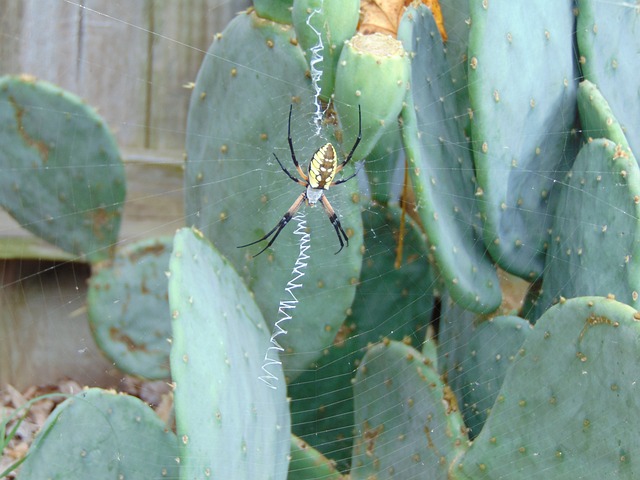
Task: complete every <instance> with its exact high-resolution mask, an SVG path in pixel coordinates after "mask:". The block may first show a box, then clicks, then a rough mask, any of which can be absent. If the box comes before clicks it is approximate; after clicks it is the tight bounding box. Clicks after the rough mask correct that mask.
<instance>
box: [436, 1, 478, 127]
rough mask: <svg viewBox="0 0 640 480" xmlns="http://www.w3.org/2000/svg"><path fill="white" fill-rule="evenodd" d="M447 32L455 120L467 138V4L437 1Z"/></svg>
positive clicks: (447, 55)
mask: <svg viewBox="0 0 640 480" xmlns="http://www.w3.org/2000/svg"><path fill="white" fill-rule="evenodd" d="M439 3H440V8H441V9H442V18H443V19H444V28H445V29H446V31H447V37H448V39H447V42H446V51H445V56H446V57H447V60H448V62H449V68H450V70H449V72H450V75H451V81H452V82H453V85H454V87H455V93H454V94H455V97H456V103H457V113H458V115H457V119H458V122H459V123H460V126H461V127H462V128H463V130H464V131H465V133H466V134H467V136H470V133H469V132H470V130H471V126H470V124H469V122H470V116H469V112H470V111H471V104H470V103H469V89H468V84H469V79H468V75H467V65H468V61H467V50H468V48H469V29H470V26H471V22H469V2H461V1H460V0H439Z"/></svg>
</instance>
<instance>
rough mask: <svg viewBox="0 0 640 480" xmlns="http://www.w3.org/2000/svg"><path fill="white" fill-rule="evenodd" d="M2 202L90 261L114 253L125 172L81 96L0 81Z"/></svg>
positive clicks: (19, 80)
mask: <svg viewBox="0 0 640 480" xmlns="http://www.w3.org/2000/svg"><path fill="white" fill-rule="evenodd" d="M0 145H2V148H1V149H0V169H2V171H3V172H5V173H3V175H0V205H1V206H2V207H3V208H5V209H6V210H7V211H8V212H9V213H10V214H11V215H12V216H13V217H14V218H15V219H16V220H17V221H18V222H19V223H20V225H22V226H23V227H24V228H26V229H27V230H29V231H30V232H32V233H34V234H36V235H38V236H39V237H42V238H43V239H45V240H47V241H48V242H50V243H52V244H54V245H56V246H58V247H60V248H61V249H62V250H65V251H67V252H71V253H73V254H75V255H77V256H80V257H82V258H83V259H86V260H89V261H91V262H97V261H100V260H104V259H107V258H109V257H110V256H111V254H112V253H113V252H112V251H113V248H114V245H115V244H116V241H117V238H118V231H119V229H120V219H121V215H122V203H123V201H124V194H125V179H124V167H123V165H122V161H121V160H120V154H119V152H118V148H117V146H116V142H115V140H114V138H113V137H112V135H111V134H110V132H109V130H108V129H107V127H106V125H105V123H104V121H103V119H102V118H100V117H99V116H98V115H97V114H96V113H95V111H94V110H93V109H91V108H90V107H88V106H87V105H86V104H84V102H83V101H82V100H81V99H79V98H78V97H76V96H75V95H73V94H71V93H69V92H66V91H64V90H62V89H60V88H58V87H56V86H54V85H52V84H50V83H47V82H43V81H39V80H35V79H34V78H32V77H28V76H21V77H15V76H5V77H2V78H0Z"/></svg>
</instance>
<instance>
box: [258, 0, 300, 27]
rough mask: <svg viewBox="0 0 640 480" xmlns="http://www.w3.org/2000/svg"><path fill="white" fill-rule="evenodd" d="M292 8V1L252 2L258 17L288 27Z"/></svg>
mask: <svg viewBox="0 0 640 480" xmlns="http://www.w3.org/2000/svg"><path fill="white" fill-rule="evenodd" d="M292 6H293V0H253V7H254V8H255V9H256V13H257V14H258V16H259V17H261V18H264V19H266V20H272V21H274V22H278V23H284V24H288V25H291V8H292Z"/></svg>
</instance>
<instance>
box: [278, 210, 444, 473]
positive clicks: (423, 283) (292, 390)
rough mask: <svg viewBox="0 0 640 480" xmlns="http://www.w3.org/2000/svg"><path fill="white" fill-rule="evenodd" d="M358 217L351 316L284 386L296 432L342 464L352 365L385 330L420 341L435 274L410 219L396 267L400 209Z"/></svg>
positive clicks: (348, 434) (348, 437)
mask: <svg viewBox="0 0 640 480" xmlns="http://www.w3.org/2000/svg"><path fill="white" fill-rule="evenodd" d="M363 221H364V227H365V228H364V231H365V232H366V233H365V248H366V251H365V256H364V261H363V266H362V274H361V277H360V281H359V283H358V288H357V290H356V298H355V300H354V302H353V305H352V307H351V312H350V315H349V316H348V317H347V319H346V321H345V323H344V325H343V326H342V329H341V331H340V333H339V334H338V335H337V336H336V339H335V341H334V342H333V345H332V346H331V347H330V348H328V349H327V350H326V351H325V352H324V354H323V356H322V357H321V358H320V359H319V360H318V361H317V362H315V363H314V364H313V365H311V368H309V370H308V371H306V372H304V373H303V374H302V375H300V377H298V378H297V379H296V381H295V382H292V383H291V384H290V385H289V389H288V395H289V396H290V397H291V420H292V425H293V430H294V432H295V433H296V434H297V435H299V436H300V437H301V438H302V439H303V440H305V441H306V442H308V443H309V444H311V445H313V446H314V447H315V448H317V449H318V450H320V451H321V452H323V453H324V454H326V455H328V456H330V457H331V458H332V459H333V460H334V461H336V462H337V464H338V465H337V466H338V468H339V469H340V470H341V471H346V470H348V468H349V458H350V455H351V448H352V444H353V435H352V430H353V392H352V388H351V382H352V380H353V376H354V365H357V364H358V363H359V362H360V360H361V359H362V356H363V355H364V351H365V348H366V346H367V345H368V344H370V343H375V342H378V341H379V340H380V339H382V338H384V337H388V338H391V339H396V340H405V341H407V342H410V343H412V344H413V345H415V346H418V345H419V344H420V343H421V342H422V339H423V338H424V336H425V330H426V326H427V324H428V323H429V321H430V317H431V308H432V305H433V296H432V295H431V288H432V285H433V276H432V274H431V271H430V267H429V265H428V263H427V260H426V257H427V251H426V246H425V244H424V241H423V239H422V235H421V234H420V232H419V229H418V227H417V226H416V225H415V224H414V223H413V222H412V221H411V220H409V221H408V222H407V225H406V236H405V238H404V248H403V251H404V258H403V259H402V263H401V266H400V268H396V266H395V262H396V238H397V235H398V234H399V230H400V226H399V224H400V211H399V209H398V208H397V207H383V206H372V207H371V208H370V209H369V210H367V211H365V212H363ZM389 285H393V288H392V289H389ZM399 312H402V313H399Z"/></svg>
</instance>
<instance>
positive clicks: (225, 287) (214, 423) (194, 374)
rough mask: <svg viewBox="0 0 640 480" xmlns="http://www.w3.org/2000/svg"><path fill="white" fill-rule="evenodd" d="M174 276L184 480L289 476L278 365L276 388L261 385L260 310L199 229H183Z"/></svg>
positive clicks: (263, 332)
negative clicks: (190, 479)
mask: <svg viewBox="0 0 640 480" xmlns="http://www.w3.org/2000/svg"><path fill="white" fill-rule="evenodd" d="M169 271H170V277H169V305H170V307H171V312H172V318H173V321H172V326H173V346H172V348H171V374H172V377H173V381H174V386H175V390H174V398H175V412H176V426H177V428H176V429H177V435H178V438H179V443H180V465H181V467H180V468H181V476H182V477H183V478H207V477H209V476H210V477H212V478H233V479H237V480H242V479H251V480H253V479H256V478H264V479H270V480H279V479H285V478H286V476H287V468H288V459H287V456H288V455H289V446H290V445H289V444H290V441H291V440H290V419H289V405H288V403H287V397H286V385H285V383H284V375H283V373H282V368H281V366H280V365H271V367H270V369H269V371H270V372H271V373H272V374H273V375H274V376H275V377H277V380H271V386H272V387H274V388H269V386H268V385H267V384H266V383H264V382H262V381H261V380H260V377H261V376H263V375H264V374H265V372H264V371H263V369H262V365H263V360H264V358H265V354H266V353H267V351H268V349H269V347H270V346H271V342H270V341H269V337H270V334H269V331H268V328H267V325H266V323H265V322H264V319H263V318H262V314H261V313H260V310H258V307H257V306H256V304H255V302H254V300H253V299H252V297H251V294H250V293H249V292H248V291H247V289H246V288H245V286H244V285H243V283H242V281H241V279H240V277H239V276H238V275H237V274H236V272H235V271H234V270H233V268H232V267H231V265H230V264H229V263H228V262H227V261H226V260H225V259H224V258H223V257H222V256H220V254H219V253H218V252H217V251H215V250H214V249H213V247H212V245H211V244H210V243H209V242H208V241H207V240H206V239H204V237H203V236H202V234H201V233H200V232H197V231H193V230H191V229H188V228H183V229H181V230H179V231H178V233H177V234H176V237H175V240H174V249H173V254H172V256H171V261H170V265H169Z"/></svg>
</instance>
